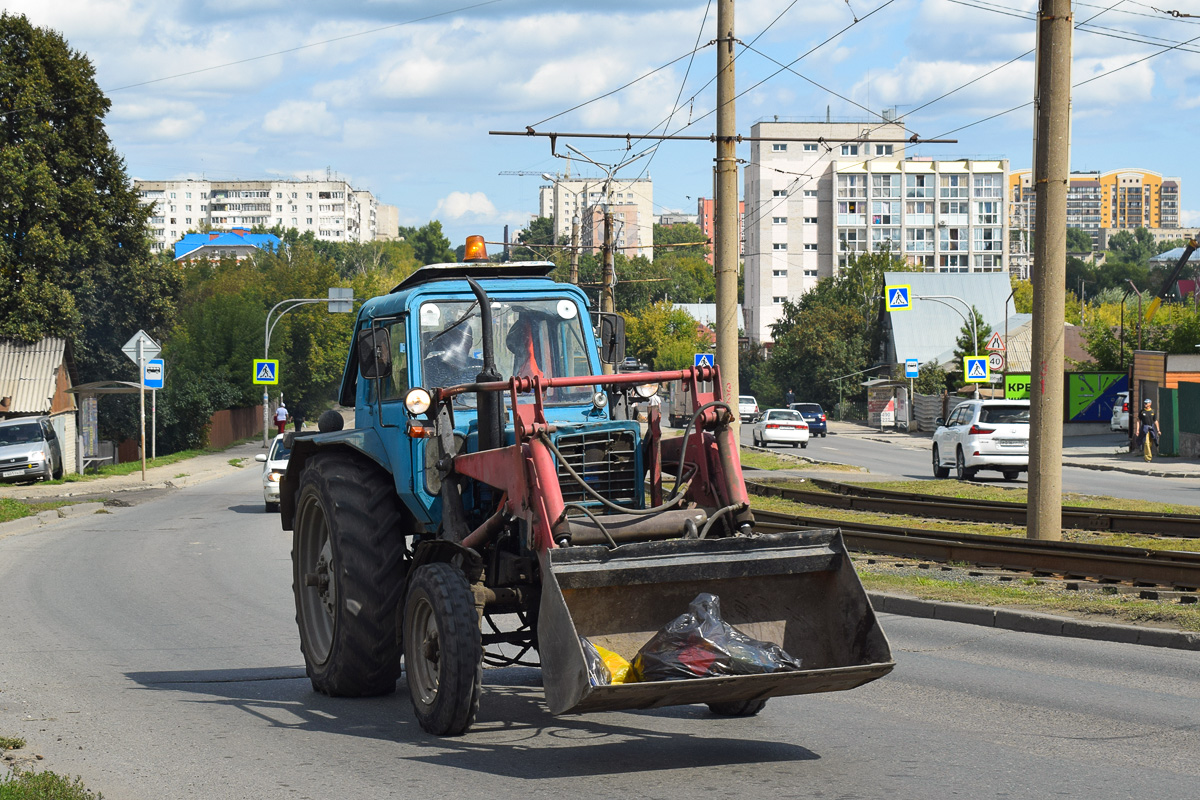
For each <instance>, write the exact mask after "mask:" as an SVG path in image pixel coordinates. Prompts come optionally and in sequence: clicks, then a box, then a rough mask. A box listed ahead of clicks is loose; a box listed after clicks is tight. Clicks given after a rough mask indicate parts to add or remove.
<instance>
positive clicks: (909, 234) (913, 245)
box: [904, 228, 934, 253]
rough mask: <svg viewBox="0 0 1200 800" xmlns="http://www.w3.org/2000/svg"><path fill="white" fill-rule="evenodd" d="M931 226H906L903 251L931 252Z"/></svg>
mask: <svg viewBox="0 0 1200 800" xmlns="http://www.w3.org/2000/svg"><path fill="white" fill-rule="evenodd" d="M933 241H934V239H933V228H908V229H907V230H906V231H905V237H904V251H905V252H906V253H932V252H933Z"/></svg>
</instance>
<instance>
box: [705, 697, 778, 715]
mask: <svg viewBox="0 0 1200 800" xmlns="http://www.w3.org/2000/svg"><path fill="white" fill-rule="evenodd" d="M766 704H767V701H766V700H734V701H730V702H728V703H709V704H708V710H709V711H711V712H712V713H714V714H716V715H717V716H719V717H753V716H754V715H755V714H757V713H758V712H760V711H762V710H763V707H764V706H765V705H766Z"/></svg>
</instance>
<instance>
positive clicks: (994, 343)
mask: <svg viewBox="0 0 1200 800" xmlns="http://www.w3.org/2000/svg"><path fill="white" fill-rule="evenodd" d="M983 349H984V350H1003V349H1004V340H1003V339H1001V338H1000V331H993V332H992V338H990V339H988V343H987V346H986V347H984V348H983Z"/></svg>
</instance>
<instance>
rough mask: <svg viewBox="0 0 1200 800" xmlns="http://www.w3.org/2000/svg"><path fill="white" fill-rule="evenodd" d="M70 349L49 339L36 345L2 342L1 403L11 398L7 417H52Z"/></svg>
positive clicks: (0, 355)
mask: <svg viewBox="0 0 1200 800" xmlns="http://www.w3.org/2000/svg"><path fill="white" fill-rule="evenodd" d="M66 348H67V343H66V340H64V339H50V338H47V339H42V340H41V341H40V342H36V343H34V344H21V343H19V342H12V341H7V340H0V400H3V399H4V398H11V399H10V400H8V403H7V405H5V406H4V407H3V412H4V413H6V414H48V413H50V407H51V405H52V403H53V402H54V395H55V393H56V391H57V387H58V373H59V367H61V366H63V365H64V363H65V361H66Z"/></svg>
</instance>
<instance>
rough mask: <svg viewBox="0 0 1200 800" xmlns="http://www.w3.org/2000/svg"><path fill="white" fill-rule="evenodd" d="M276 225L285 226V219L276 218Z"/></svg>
mask: <svg viewBox="0 0 1200 800" xmlns="http://www.w3.org/2000/svg"><path fill="white" fill-rule="evenodd" d="M275 224H276V225H282V224H283V218H282V217H276V218H275Z"/></svg>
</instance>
